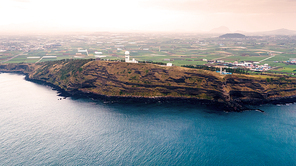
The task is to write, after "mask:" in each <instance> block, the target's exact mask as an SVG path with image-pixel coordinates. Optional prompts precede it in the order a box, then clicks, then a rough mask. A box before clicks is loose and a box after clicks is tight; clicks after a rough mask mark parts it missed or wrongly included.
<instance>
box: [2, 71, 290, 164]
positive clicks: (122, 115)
mask: <svg viewBox="0 0 296 166" xmlns="http://www.w3.org/2000/svg"><path fill="white" fill-rule="evenodd" d="M256 108H259V109H261V110H263V111H264V113H262V112H257V111H245V112H229V113H226V112H223V111H219V108H217V109H212V108H209V107H207V106H203V105H194V104H182V103H177V104H176V103H153V104H151V103H150V104H143V103H134V104H132V103H129V104H123V103H112V102H109V103H104V101H100V100H91V99H75V98H71V97H68V98H64V97H60V96H58V92H57V91H55V90H53V89H52V88H51V87H48V86H44V85H39V84H36V83H32V82H29V81H26V80H25V79H24V76H23V75H18V74H8V73H2V74H0V165H5V166H7V165H149V166H150V165H169V166H171V165H211V166H213V165H235V166H237V165H296V157H295V156H296V105H295V104H293V103H291V104H286V105H262V106H256Z"/></svg>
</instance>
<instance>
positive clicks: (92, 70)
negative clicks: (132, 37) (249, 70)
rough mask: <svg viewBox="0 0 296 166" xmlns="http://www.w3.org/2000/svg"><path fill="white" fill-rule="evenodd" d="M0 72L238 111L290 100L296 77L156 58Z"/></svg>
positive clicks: (99, 93) (97, 91)
mask: <svg viewBox="0 0 296 166" xmlns="http://www.w3.org/2000/svg"><path fill="white" fill-rule="evenodd" d="M0 71H2V72H21V73H24V74H26V75H27V77H26V78H27V79H28V80H30V81H34V82H41V83H46V84H50V85H52V86H54V87H56V88H57V89H59V90H60V91H63V93H64V94H67V95H69V96H78V97H79V96H80V97H82V96H84V97H85V96H86V97H92V98H104V99H110V100H117V99H121V100H124V99H126V100H130V99H132V100H141V101H146V100H147V101H151V100H152V101H159V100H160V101H163V100H171V101H172V100H173V101H181V102H182V101H190V102H196V103H198V102H200V103H205V104H213V103H215V104H217V105H221V106H223V107H221V108H222V109H224V110H227V111H242V110H245V109H247V108H246V107H245V106H244V105H246V104H264V103H285V102H294V100H295V96H296V78H293V77H286V76H283V75H239V74H233V75H220V74H219V73H216V72H211V71H206V70H200V69H190V68H183V67H176V66H175V67H167V66H159V65H154V64H143V63H139V64H134V63H123V62H108V61H95V60H61V61H51V62H44V63H37V64H2V65H0Z"/></svg>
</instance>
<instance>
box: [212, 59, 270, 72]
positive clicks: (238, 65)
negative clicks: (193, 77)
mask: <svg viewBox="0 0 296 166" xmlns="http://www.w3.org/2000/svg"><path fill="white" fill-rule="evenodd" d="M208 62H209V64H206V65H207V66H212V67H218V68H220V67H222V68H232V69H235V68H245V69H249V70H252V71H257V72H262V71H268V70H270V69H271V67H270V66H269V65H268V64H263V65H260V63H259V62H237V61H235V62H224V61H221V60H216V61H213V62H212V61H208ZM214 63H215V64H214Z"/></svg>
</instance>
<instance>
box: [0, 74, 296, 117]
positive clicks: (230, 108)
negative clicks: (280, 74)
mask: <svg viewBox="0 0 296 166" xmlns="http://www.w3.org/2000/svg"><path fill="white" fill-rule="evenodd" d="M1 72H2V73H17V74H22V75H25V80H27V81H30V82H34V83H37V84H41V85H46V86H50V87H52V88H53V90H57V91H58V93H59V94H58V95H59V96H62V97H73V98H88V99H95V100H102V101H104V102H107V103H109V102H110V103H111V102H112V103H113V102H116V103H134V102H137V103H157V102H161V103H185V104H194V105H207V106H212V107H216V108H219V110H222V111H226V112H242V111H246V110H257V109H250V108H249V107H248V106H258V105H262V104H274V105H276V104H287V103H294V102H296V95H294V96H288V97H275V98H270V99H266V98H261V99H259V98H252V99H239V98H237V99H232V100H230V101H222V102H221V101H217V100H208V99H198V98H194V97H190V98H187V97H165V96H159V97H158V96H151V97H143V96H132V95H130V96H107V95H102V94H95V93H88V92H83V91H80V90H78V89H74V90H71V91H66V90H65V89H63V88H61V87H59V86H57V85H54V84H52V83H50V82H47V81H45V80H39V79H32V78H29V74H30V73H29V72H24V71H22V70H15V71H11V70H10V71H7V70H6V71H3V70H1V71H0V74H1ZM259 111H260V112H263V111H262V110H259Z"/></svg>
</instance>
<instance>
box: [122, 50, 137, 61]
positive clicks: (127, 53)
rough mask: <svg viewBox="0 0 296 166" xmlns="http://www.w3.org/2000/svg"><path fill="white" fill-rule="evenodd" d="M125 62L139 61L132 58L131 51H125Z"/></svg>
mask: <svg viewBox="0 0 296 166" xmlns="http://www.w3.org/2000/svg"><path fill="white" fill-rule="evenodd" d="M125 62H127V63H138V61H136V60H135V58H133V60H130V55H129V51H125Z"/></svg>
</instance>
